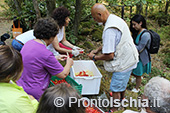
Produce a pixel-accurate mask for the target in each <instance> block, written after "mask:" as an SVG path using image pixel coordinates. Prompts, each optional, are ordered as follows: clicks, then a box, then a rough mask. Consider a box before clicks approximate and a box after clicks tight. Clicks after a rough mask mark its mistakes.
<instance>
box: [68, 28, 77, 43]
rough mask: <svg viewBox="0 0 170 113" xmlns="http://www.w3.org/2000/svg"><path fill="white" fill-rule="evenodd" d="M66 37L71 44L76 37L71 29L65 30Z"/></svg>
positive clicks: (74, 41)
mask: <svg viewBox="0 0 170 113" xmlns="http://www.w3.org/2000/svg"><path fill="white" fill-rule="evenodd" d="M66 38H67V40H69V41H70V42H71V43H72V44H76V41H77V37H76V36H75V35H74V34H73V31H72V30H71V31H67V32H66Z"/></svg>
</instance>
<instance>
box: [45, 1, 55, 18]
mask: <svg viewBox="0 0 170 113" xmlns="http://www.w3.org/2000/svg"><path fill="white" fill-rule="evenodd" d="M46 4H47V16H51V15H52V13H53V11H54V9H55V8H56V1H55V0H46Z"/></svg>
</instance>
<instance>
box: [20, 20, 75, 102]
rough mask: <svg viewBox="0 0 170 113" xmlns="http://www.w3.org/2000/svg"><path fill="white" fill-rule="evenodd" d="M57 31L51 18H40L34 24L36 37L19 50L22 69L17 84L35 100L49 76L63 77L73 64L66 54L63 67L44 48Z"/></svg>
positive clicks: (55, 24) (45, 86)
mask: <svg viewBox="0 0 170 113" xmlns="http://www.w3.org/2000/svg"><path fill="white" fill-rule="evenodd" d="M57 33H58V25H57V23H56V22H55V21H54V20H53V19H52V18H46V19H40V20H38V22H37V23H36V24H35V26H34V36H35V37H36V39H34V40H30V41H28V42H27V43H26V44H25V45H24V46H23V48H22V50H21V54H22V58H23V59H22V60H23V65H24V70H23V73H22V76H21V78H20V79H19V80H18V81H17V84H18V85H21V86H22V87H23V88H24V90H25V91H26V92H27V93H28V94H30V95H33V96H34V97H35V98H36V99H37V100H39V98H40V96H41V95H42V94H43V92H44V91H45V89H47V87H48V84H49V82H50V78H51V76H57V77H59V78H65V77H66V76H67V75H68V74H69V70H70V67H71V66H72V64H73V60H72V59H71V58H69V57H68V56H67V61H66V65H65V67H63V66H62V65H61V64H60V63H59V62H58V60H57V59H56V58H55V56H54V55H53V53H52V52H51V51H49V50H48V49H47V48H46V47H47V46H48V45H49V44H51V42H52V41H53V40H54V37H55V36H56V35H57Z"/></svg>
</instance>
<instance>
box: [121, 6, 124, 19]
mask: <svg viewBox="0 0 170 113" xmlns="http://www.w3.org/2000/svg"><path fill="white" fill-rule="evenodd" d="M121 17H122V19H124V6H122V13H121Z"/></svg>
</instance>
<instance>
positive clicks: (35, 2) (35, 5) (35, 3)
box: [32, 0, 41, 20]
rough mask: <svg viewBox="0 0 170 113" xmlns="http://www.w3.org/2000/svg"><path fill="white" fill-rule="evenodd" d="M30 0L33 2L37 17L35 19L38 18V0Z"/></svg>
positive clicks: (39, 14)
mask: <svg viewBox="0 0 170 113" xmlns="http://www.w3.org/2000/svg"><path fill="white" fill-rule="evenodd" d="M32 2H33V5H34V10H35V13H36V17H37V20H38V19H39V18H41V13H40V9H39V7H38V2H37V0H32Z"/></svg>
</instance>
